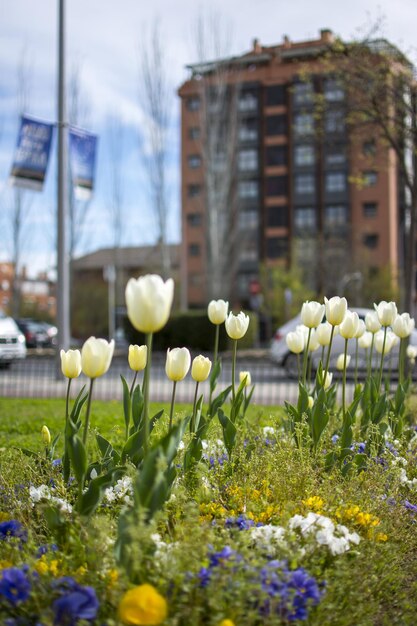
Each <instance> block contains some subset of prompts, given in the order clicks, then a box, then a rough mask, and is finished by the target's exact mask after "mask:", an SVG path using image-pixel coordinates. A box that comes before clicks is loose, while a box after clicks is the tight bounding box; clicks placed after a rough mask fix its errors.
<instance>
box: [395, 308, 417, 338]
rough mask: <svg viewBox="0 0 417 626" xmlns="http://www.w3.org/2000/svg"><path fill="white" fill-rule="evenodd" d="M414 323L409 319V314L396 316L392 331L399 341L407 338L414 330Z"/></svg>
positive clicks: (412, 319)
mask: <svg viewBox="0 0 417 626" xmlns="http://www.w3.org/2000/svg"><path fill="white" fill-rule="evenodd" d="M414 326H415V321H414V318H412V317H410V314H409V313H402V314H401V315H397V317H396V318H395V320H394V322H393V324H392V330H393V331H394V333H395V334H396V335H397V337H399V338H400V339H405V338H406V337H409V336H410V335H411V333H412V332H413V330H414Z"/></svg>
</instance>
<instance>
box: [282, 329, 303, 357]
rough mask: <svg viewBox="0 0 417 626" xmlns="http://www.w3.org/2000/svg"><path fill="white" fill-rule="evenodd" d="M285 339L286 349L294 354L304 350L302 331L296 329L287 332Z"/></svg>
mask: <svg viewBox="0 0 417 626" xmlns="http://www.w3.org/2000/svg"><path fill="white" fill-rule="evenodd" d="M285 341H286V343H287V347H288V350H290V351H291V352H293V353H294V354H300V353H301V352H302V351H303V350H304V347H305V343H306V340H305V337H304V333H303V332H302V331H298V330H296V331H294V332H291V333H287V336H286V337H285Z"/></svg>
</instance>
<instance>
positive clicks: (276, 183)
mask: <svg viewBox="0 0 417 626" xmlns="http://www.w3.org/2000/svg"><path fill="white" fill-rule="evenodd" d="M287 194H288V177H287V176H267V178H266V195H267V196H286V195H287Z"/></svg>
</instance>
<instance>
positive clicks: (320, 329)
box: [316, 322, 334, 346]
mask: <svg viewBox="0 0 417 626" xmlns="http://www.w3.org/2000/svg"><path fill="white" fill-rule="evenodd" d="M332 328H333V327H332V325H331V324H330V323H329V322H323V323H322V324H319V325H318V326H317V328H316V337H317V341H318V342H319V344H320V345H321V346H328V345H329V344H330V335H331V332H332ZM333 334H334V331H333Z"/></svg>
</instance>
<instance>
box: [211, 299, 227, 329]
mask: <svg viewBox="0 0 417 626" xmlns="http://www.w3.org/2000/svg"><path fill="white" fill-rule="evenodd" d="M228 309H229V303H228V302H225V301H224V300H212V301H211V302H210V303H209V305H208V307H207V314H208V318H209V320H210V322H211V323H212V324H216V325H217V326H218V325H219V324H223V322H225V321H226V317H227V311H228Z"/></svg>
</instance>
